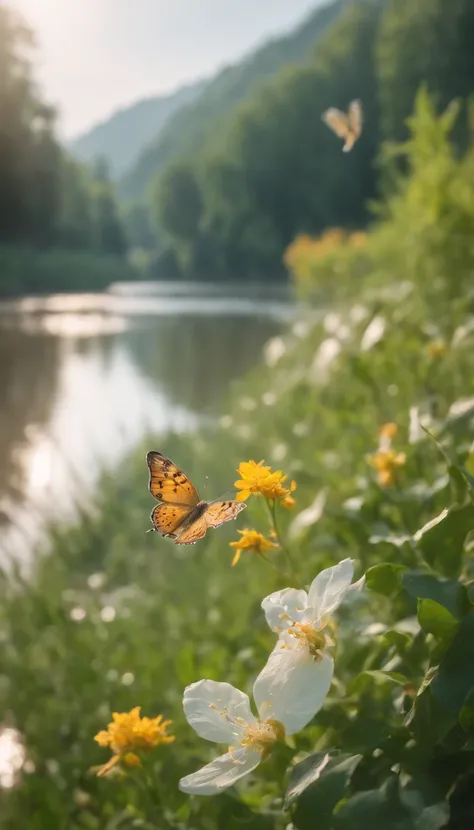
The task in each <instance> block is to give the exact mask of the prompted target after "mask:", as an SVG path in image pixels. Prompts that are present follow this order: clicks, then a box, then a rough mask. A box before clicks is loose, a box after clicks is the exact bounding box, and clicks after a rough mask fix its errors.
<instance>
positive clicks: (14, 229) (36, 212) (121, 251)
mask: <svg viewBox="0 0 474 830" xmlns="http://www.w3.org/2000/svg"><path fill="white" fill-rule="evenodd" d="M33 45H34V41H33V36H32V33H31V31H30V30H29V28H28V27H27V25H26V24H25V23H24V21H23V19H22V18H21V17H20V16H19V15H18V14H17V12H15V11H14V10H13V9H10V8H9V7H8V6H4V5H2V6H1V7H0V124H1V131H0V243H1V244H3V245H8V246H10V254H11V252H12V246H15V247H18V246H21V245H24V246H25V247H26V248H28V249H31V248H37V249H39V250H41V251H44V250H51V249H54V248H58V249H63V250H64V249H70V250H74V251H78V250H81V251H87V252H88V253H89V254H91V255H92V254H97V255H98V256H100V257H117V258H118V259H123V257H124V255H125V253H126V245H125V237H124V233H123V229H122V226H121V221H120V219H119V217H118V213H117V207H116V202H115V194H114V190H113V187H112V185H111V184H110V181H109V180H108V178H107V177H105V178H104V177H102V180H101V182H100V183H99V182H98V181H97V180H94V177H93V176H91V174H90V173H89V172H88V171H87V170H86V169H85V168H82V167H81V166H80V165H78V164H77V163H76V162H73V161H72V160H71V159H70V158H69V157H68V156H67V155H66V154H65V153H64V152H63V150H62V149H61V147H60V146H59V143H58V140H57V138H56V135H55V117H56V115H55V112H54V110H53V109H52V107H50V106H48V105H47V104H46V103H45V102H44V101H43V100H42V99H41V98H40V97H39V95H38V91H37V89H36V85H35V82H34V78H33V74H32V63H31V53H32V49H33ZM26 255H27V256H28V254H26ZM38 256H39V257H41V254H39V255H38ZM59 256H61V254H59ZM98 267H99V270H102V272H103V273H105V272H104V269H103V268H102V266H98ZM117 270H118V267H117ZM35 271H36V273H37V274H38V273H40V271H41V267H40V268H35ZM22 274H23V271H22V265H21V262H19V263H13V267H12V268H11V269H10V270H9V271H8V272H2V276H1V286H0V291H1V293H2V294H6V293H10V292H11V293H18V292H21V291H25V290H28V286H27V283H28V282H29V281H30V282H31V280H32V279H34V277H31V278H29V277H28V276H27V275H25V276H26V278H25V279H24V278H23V277H22V276H20V275H22ZM15 275H16V276H15ZM17 280H18V281H17ZM48 285H49V282H48V280H46V281H45V283H44V284H42V285H41V284H40V285H39V286H38V287H39V288H40V289H41V290H45V289H47V288H48ZM91 285H92V287H94V284H93V283H91ZM63 287H64V288H72V287H80V280H77V279H76V281H75V282H74V280H73V278H72V277H71V275H69V280H68V278H67V275H65V277H64V281H63ZM97 287H99V285H98V286H97Z"/></svg>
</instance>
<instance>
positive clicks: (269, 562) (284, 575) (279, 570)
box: [258, 553, 292, 580]
mask: <svg viewBox="0 0 474 830" xmlns="http://www.w3.org/2000/svg"><path fill="white" fill-rule="evenodd" d="M258 555H259V556H260V558H261V559H263V560H264V561H265V562H268V564H269V565H271V567H272V568H274V569H275V571H276V572H277V573H278V574H280V576H282V577H283V579H287V580H290V579H292V577H291V576H288V574H286V573H285V571H282V569H281V568H279V567H278V565H277V564H276V562H273V560H272V559H269V558H268V556H267V555H266V554H265V553H259V554H258Z"/></svg>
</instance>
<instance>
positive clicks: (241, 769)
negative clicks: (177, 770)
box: [179, 748, 262, 795]
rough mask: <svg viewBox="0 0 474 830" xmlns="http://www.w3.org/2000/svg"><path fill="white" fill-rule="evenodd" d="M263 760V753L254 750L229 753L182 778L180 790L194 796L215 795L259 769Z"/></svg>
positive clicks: (239, 750) (238, 750)
mask: <svg viewBox="0 0 474 830" xmlns="http://www.w3.org/2000/svg"><path fill="white" fill-rule="evenodd" d="M261 759H262V753H261V751H259V750H255V749H253V748H252V749H247V748H245V749H244V748H241V749H236V750H233V751H232V752H227V753H226V754H225V755H220V756H219V758H216V759H215V761H211V763H210V764H207V765H206V766H205V767H203V768H202V769H200V770H198V771H197V772H193V773H192V774H191V775H187V776H186V777H185V778H182V779H181V781H180V782H179V789H180V790H181V792H183V793H190V794H193V795H215V794H216V793H219V792H222V791H223V790H226V789H227V787H231V786H232V784H235V782H236V781H238V780H239V779H240V778H243V777H244V775H248V773H249V772H252V770H254V769H255V767H258V765H259V763H260V761H261Z"/></svg>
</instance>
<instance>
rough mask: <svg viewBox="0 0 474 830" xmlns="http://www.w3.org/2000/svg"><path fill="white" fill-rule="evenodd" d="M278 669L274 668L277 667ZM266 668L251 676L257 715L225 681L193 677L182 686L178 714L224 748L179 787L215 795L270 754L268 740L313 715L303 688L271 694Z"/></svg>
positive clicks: (271, 741)
mask: <svg viewBox="0 0 474 830" xmlns="http://www.w3.org/2000/svg"><path fill="white" fill-rule="evenodd" d="M278 668H280V667H278ZM274 679H275V678H274V677H273V674H272V672H271V671H270V672H268V671H267V672H266V674H265V677H263V672H262V673H261V674H260V675H259V676H258V677H257V679H256V681H255V684H254V687H253V696H254V700H255V703H256V706H257V710H258V715H259V717H258V719H257V718H256V717H255V716H254V715H253V714H252V710H251V708H250V701H249V698H248V696H247V695H246V694H244V693H243V692H240V691H239V690H238V689H236V688H235V687H234V686H231V685H230V683H217V682H216V681H215V680H199V681H198V682H197V683H192V684H191V686H188V687H187V688H186V689H185V691H184V697H183V708H184V714H185V715H186V718H187V720H188V723H190V724H191V726H192V727H193V729H195V730H196V732H197V733H198V735H199V736H200V737H201V738H206V740H208V741H214V742H215V743H219V744H227V746H228V747H229V750H228V752H226V753H225V755H220V756H219V757H218V758H216V759H215V760H214V761H212V762H211V763H210V764H207V765H206V766H205V767H203V768H202V769H200V770H198V771H197V772H194V773H192V774H191V775H187V776H186V777H185V778H182V779H181V781H180V782H179V788H180V790H182V792H185V793H193V794H196V795H215V794H216V793H218V792H222V791H223V790H225V789H227V787H230V786H232V784H235V782H236V781H238V780H239V779H240V778H243V776H244V775H247V773H249V772H252V770H254V769H255V768H256V767H257V766H258V765H259V763H260V762H261V761H263V760H265V758H267V757H268V755H269V754H270V752H271V750H272V747H273V745H274V744H275V743H276V742H277V741H279V740H283V739H284V738H285V735H293V734H294V733H295V732H298V731H299V730H300V729H302V728H303V726H306V724H307V723H309V721H310V720H311V719H312V718H313V716H314V715H315V714H316V711H315V710H309V709H308V704H307V699H306V698H307V694H306V693H305V692H307V690H305V689H304V688H301V689H300V690H298V693H297V694H295V695H290V696H288V695H286V694H284V693H283V694H280V693H278V691H277V693H275V690H274Z"/></svg>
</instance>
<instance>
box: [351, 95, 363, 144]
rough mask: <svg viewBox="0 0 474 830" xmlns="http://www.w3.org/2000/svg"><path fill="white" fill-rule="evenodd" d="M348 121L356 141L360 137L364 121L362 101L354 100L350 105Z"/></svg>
mask: <svg viewBox="0 0 474 830" xmlns="http://www.w3.org/2000/svg"><path fill="white" fill-rule="evenodd" d="M348 121H349V127H350V129H351V132H352V133H353V134H354V141H357V139H358V138H359V137H360V134H361V132H362V126H363V121H364V115H363V111H362V102H361V101H358V100H356V101H352V102H351V104H350V105H349V113H348Z"/></svg>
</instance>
